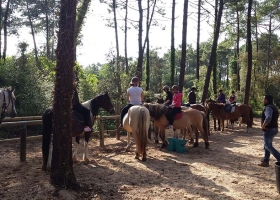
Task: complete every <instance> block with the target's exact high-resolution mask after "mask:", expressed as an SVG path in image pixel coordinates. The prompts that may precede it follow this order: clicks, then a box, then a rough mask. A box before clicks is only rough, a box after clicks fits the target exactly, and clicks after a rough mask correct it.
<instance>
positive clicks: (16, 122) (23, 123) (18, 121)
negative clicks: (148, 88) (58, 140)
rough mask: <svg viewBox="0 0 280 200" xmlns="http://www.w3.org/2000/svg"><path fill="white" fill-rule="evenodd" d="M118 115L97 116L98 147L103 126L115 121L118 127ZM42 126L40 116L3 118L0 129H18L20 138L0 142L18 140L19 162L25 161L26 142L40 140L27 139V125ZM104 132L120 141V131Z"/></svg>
mask: <svg viewBox="0 0 280 200" xmlns="http://www.w3.org/2000/svg"><path fill="white" fill-rule="evenodd" d="M119 118H120V115H114V116H98V117H97V118H96V121H100V123H99V128H100V129H99V132H94V133H95V134H98V133H99V137H100V146H104V133H105V128H104V124H105V121H106V120H116V127H117V126H118V125H119ZM40 124H42V116H29V117H15V118H4V119H3V122H2V124H0V128H2V127H19V129H20V138H13V139H4V140H0V143H2V142H11V141H18V140H20V161H21V162H25V161H26V141H27V140H29V139H30V140H31V139H38V138H41V137H42V135H38V136H30V137H27V126H29V125H40ZM106 132H116V139H118V140H119V139H120V131H119V130H118V129H115V130H107V131H106Z"/></svg>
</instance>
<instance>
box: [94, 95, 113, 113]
mask: <svg viewBox="0 0 280 200" xmlns="http://www.w3.org/2000/svg"><path fill="white" fill-rule="evenodd" d="M97 100H98V103H99V105H100V107H101V108H103V109H104V110H106V111H107V112H109V113H110V114H111V115H112V114H115V108H114V106H113V104H112V102H111V99H110V97H109V95H108V92H106V93H105V94H103V95H100V96H98V97H97Z"/></svg>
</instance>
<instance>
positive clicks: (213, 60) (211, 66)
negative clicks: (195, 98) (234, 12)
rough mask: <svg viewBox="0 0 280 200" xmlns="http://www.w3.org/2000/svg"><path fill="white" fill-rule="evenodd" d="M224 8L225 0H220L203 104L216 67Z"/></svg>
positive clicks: (202, 98)
mask: <svg viewBox="0 0 280 200" xmlns="http://www.w3.org/2000/svg"><path fill="white" fill-rule="evenodd" d="M223 6H224V2H223V0H220V6H219V12H218V18H217V24H216V29H215V35H214V40H213V45H212V50H211V55H210V61H209V65H208V68H207V73H206V77H205V83H204V87H203V92H202V97H201V101H202V102H204V101H205V100H206V98H207V94H208V88H209V83H210V77H211V71H212V68H213V65H215V57H216V51H217V45H218V39H219V33H220V26H221V19H222V14H223Z"/></svg>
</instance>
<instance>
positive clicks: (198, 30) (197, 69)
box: [196, 0, 201, 80]
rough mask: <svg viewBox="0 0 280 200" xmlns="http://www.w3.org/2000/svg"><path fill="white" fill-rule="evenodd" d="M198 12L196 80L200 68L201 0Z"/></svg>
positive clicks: (199, 0)
mask: <svg viewBox="0 0 280 200" xmlns="http://www.w3.org/2000/svg"><path fill="white" fill-rule="evenodd" d="M197 10H198V11H197V38H196V79H197V80H199V67H200V56H199V55H200V54H199V43H200V17H201V16H200V15H201V14H200V11H201V0H198V5H197Z"/></svg>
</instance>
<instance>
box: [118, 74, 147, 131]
mask: <svg viewBox="0 0 280 200" xmlns="http://www.w3.org/2000/svg"><path fill="white" fill-rule="evenodd" d="M139 83H140V80H139V78H138V77H136V76H135V77H133V78H132V79H131V81H130V88H128V90H127V93H126V99H127V101H128V102H129V103H128V104H127V105H126V106H125V107H124V108H123V109H122V111H121V124H120V125H119V129H122V128H123V118H124V116H125V114H126V113H127V112H128V109H129V108H130V107H132V106H135V105H142V102H143V101H144V92H143V89H142V88H141V87H138V86H139Z"/></svg>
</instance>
